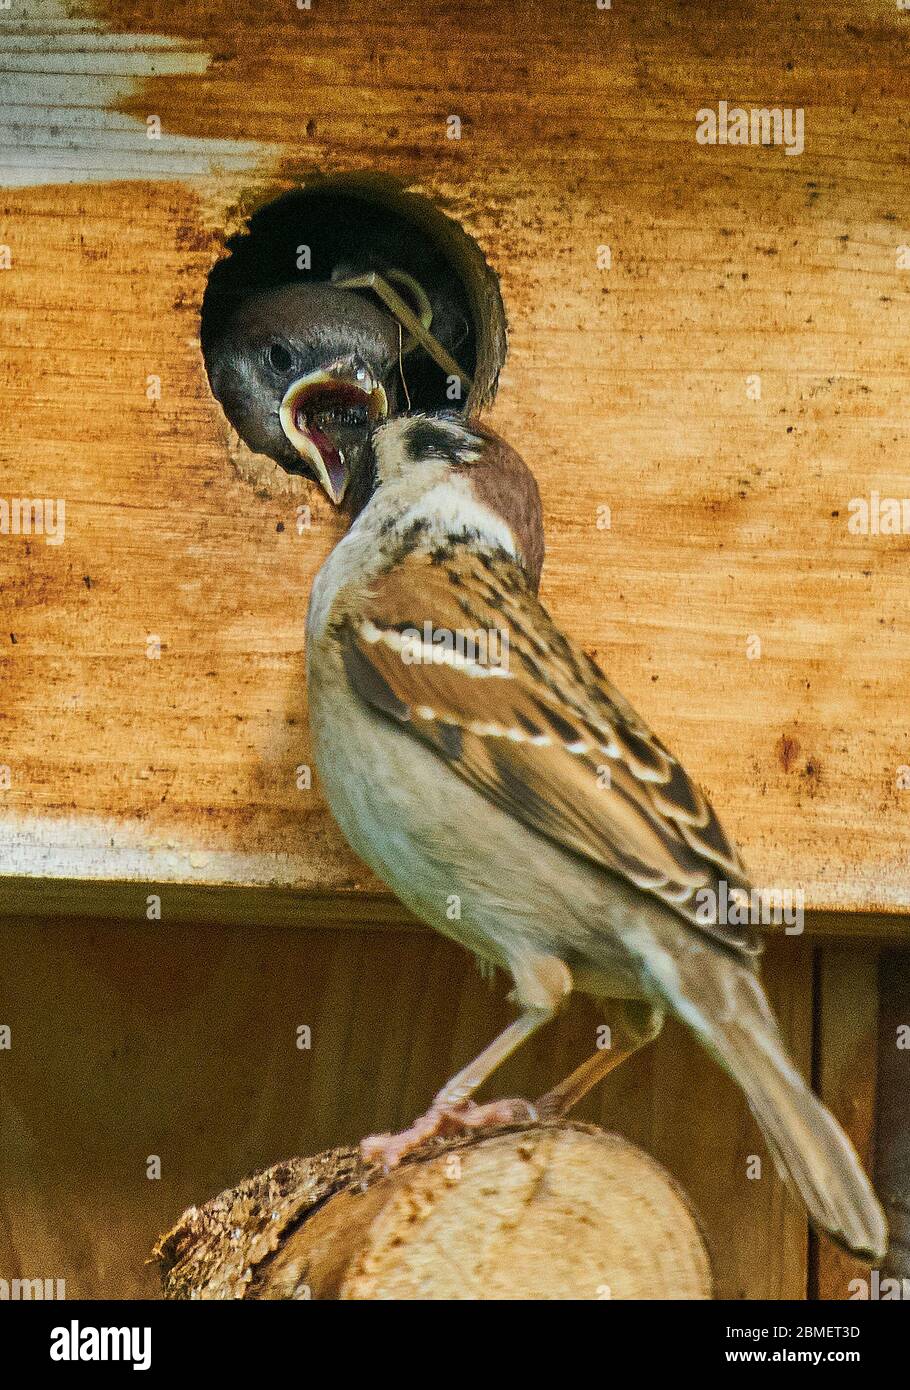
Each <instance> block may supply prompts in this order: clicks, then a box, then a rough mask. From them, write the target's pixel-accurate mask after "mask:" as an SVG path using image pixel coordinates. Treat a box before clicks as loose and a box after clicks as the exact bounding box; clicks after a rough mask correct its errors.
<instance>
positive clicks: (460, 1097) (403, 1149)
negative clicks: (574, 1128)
mask: <svg viewBox="0 0 910 1390" xmlns="http://www.w3.org/2000/svg"><path fill="white" fill-rule="evenodd" d="M552 1014H553V1010H552V1009H550V1008H535V1009H528V1010H526V1011H525V1012H524V1013H523V1014H522V1015H521V1017H520V1018H516V1019H515V1021H514V1023H510V1024H509V1026H508V1028H506V1029H505V1030H504V1031H503V1032H502V1033H500V1034H499V1037H498V1038H495V1039H494V1040H493V1042H491V1043H490V1045H489V1047H485V1048H484V1050H483V1052H481V1054H480V1056H479V1057H476V1058H475V1059H474V1061H473V1062H470V1063H469V1064H468V1066H466V1067H464V1068H463V1069H462V1070H461V1071H460V1072H458V1073H457V1075H455V1076H453V1077H452V1079H451V1081H448V1082H447V1083H446V1084H445V1086H443V1088H442V1090H441V1091H440V1092H439V1094H438V1095H437V1096H436V1098H435V1099H434V1101H433V1104H432V1105H431V1106H430V1108H429V1110H428V1111H427V1113H426V1114H425V1115H421V1116H420V1118H419V1119H418V1120H415V1121H414V1123H413V1124H412V1125H410V1126H409V1127H408V1129H405V1130H402V1132H401V1133H400V1134H373V1135H370V1137H369V1138H368V1139H363V1140H362V1141H361V1144H360V1150H361V1153H362V1154H363V1157H364V1158H365V1159H366V1160H367V1161H376V1162H380V1163H382V1164H383V1165H384V1166H385V1167H386V1168H394V1167H395V1165H396V1164H398V1163H400V1162H401V1160H402V1159H403V1158H404V1156H405V1154H408V1153H410V1152H411V1151H412V1150H413V1149H416V1148H419V1147H420V1145H421V1144H423V1143H425V1142H426V1140H428V1139H432V1138H434V1137H436V1136H437V1135H452V1134H465V1133H467V1132H468V1131H470V1130H473V1129H483V1128H488V1127H489V1128H492V1127H493V1126H495V1125H506V1124H516V1123H520V1122H522V1121H524V1120H530V1119H536V1118H537V1116H536V1113H535V1110H534V1107H533V1106H532V1105H530V1104H529V1103H528V1101H526V1100H497V1101H491V1102H490V1104H488V1105H475V1104H474V1102H473V1101H472V1100H471V1099H470V1097H471V1095H472V1094H473V1093H474V1091H476V1090H477V1088H478V1087H479V1086H481V1085H482V1084H483V1082H484V1081H486V1079H487V1077H488V1076H489V1075H490V1073H491V1072H493V1071H495V1070H496V1068H497V1067H498V1066H500V1064H501V1063H502V1062H504V1061H505V1060H506V1058H507V1057H508V1056H510V1055H511V1053H513V1052H514V1051H515V1049H516V1048H517V1047H520V1046H521V1044H522V1043H523V1042H524V1041H525V1039H526V1038H529V1037H530V1036H531V1034H532V1033H534V1032H536V1030H537V1029H538V1028H540V1027H541V1025H542V1024H544V1023H546V1022H547V1020H548V1019H549V1018H551V1017H552Z"/></svg>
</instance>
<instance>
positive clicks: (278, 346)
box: [268, 343, 294, 372]
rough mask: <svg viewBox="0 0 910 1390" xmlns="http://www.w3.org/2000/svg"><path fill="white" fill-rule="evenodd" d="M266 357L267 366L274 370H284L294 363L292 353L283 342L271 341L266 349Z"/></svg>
mask: <svg viewBox="0 0 910 1390" xmlns="http://www.w3.org/2000/svg"><path fill="white" fill-rule="evenodd" d="M268 359H269V366H270V367H274V368H275V371H276V372H286V371H288V370H289V368H291V367H293V365H294V358H293V355H292V353H290V352H289V351H288V349H287V348H286V347H285V345H284V343H272V345H271V346H270V348H269V351H268Z"/></svg>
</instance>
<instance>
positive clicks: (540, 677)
mask: <svg viewBox="0 0 910 1390" xmlns="http://www.w3.org/2000/svg"><path fill="white" fill-rule="evenodd" d="M337 626H338V629H339V637H340V640H341V643H342V650H343V653H344V661H345V668H346V671H347V676H348V679H349V681H350V683H351V685H352V687H353V688H354V690H355V691H356V692H357V694H358V695H359V696H360V697H361V698H362V699H363V700H365V701H367V703H369V704H370V705H372V706H373V707H374V708H376V709H377V710H380V711H382V713H383V714H385V715H387V716H388V717H390V718H392V719H394V720H396V721H398V722H399V723H400V724H401V725H402V726H403V727H406V728H408V729H409V730H410V731H411V732H412V733H413V734H414V735H415V736H417V737H418V738H420V739H422V740H423V741H424V742H425V743H427V744H429V745H430V746H431V747H432V748H434V750H435V751H436V752H437V753H438V754H439V756H440V757H441V758H443V759H444V760H445V761H446V762H447V763H448V765H449V766H450V767H452V768H453V769H454V770H455V771H457V772H458V773H459V774H460V775H461V776H462V777H463V778H465V780H466V781H468V782H469V783H471V784H472V785H474V786H475V787H477V788H478V790H480V791H481V792H483V794H484V795H485V796H487V797H488V798H489V799H490V800H491V801H492V802H494V803H495V804H496V805H497V806H499V807H501V808H502V809H503V810H505V811H507V812H508V813H510V814H511V815H515V816H517V817H519V818H520V819H521V820H523V821H524V822H525V823H526V824H527V825H529V826H531V827H533V829H535V830H537V831H539V832H540V833H541V834H543V835H545V836H547V837H548V838H549V839H550V840H553V841H555V842H557V843H558V844H561V845H563V846H565V847H566V848H568V849H570V850H572V851H573V852H574V853H576V854H578V855H581V856H583V857H584V858H586V859H589V860H592V861H594V862H595V863H597V864H600V865H602V866H604V867H605V868H607V869H610V870H612V871H613V872H615V873H618V874H621V875H622V876H623V877H625V878H626V879H628V880H629V881H630V882H632V883H633V884H635V885H636V886H637V887H639V888H640V889H642V890H643V891H644V892H648V893H653V894H654V895H655V896H656V897H657V898H659V899H660V900H662V901H663V902H665V903H667V904H668V905H669V906H671V907H672V908H673V909H674V910H675V911H676V912H678V913H679V914H680V915H682V916H683V917H684V918H685V919H686V920H687V921H689V922H690V923H691V924H692V925H693V926H695V927H697V928H698V930H700V931H703V932H706V933H707V934H709V935H711V936H713V937H714V938H715V939H717V940H719V941H722V942H723V943H724V944H725V945H727V946H732V947H734V948H736V949H738V950H741V951H746V952H749V953H755V952H757V951H759V950H760V949H761V942H760V939H759V938H758V936H757V935H756V934H755V933H754V932H753V931H752V929H751V928H750V927H749V926H747V925H744V926H736V925H732V924H729V923H727V922H726V921H721V922H712V921H710V920H705V919H706V915H707V914H706V912H705V903H706V902H708V903H710V901H711V899H710V897H706V895H705V894H704V893H702V894H700V892H699V890H709V893H713V894H714V895H715V896H714V899H713V901H714V902H715V903H717V901H718V894H719V884H720V881H721V880H724V881H725V882H726V884H727V889H728V892H730V891H734V890H742V891H744V892H746V893H748V892H749V883H748V879H747V877H746V874H745V870H744V868H743V864H742V861H741V859H740V857H739V854H738V853H737V851H736V849H735V847H734V845H733V844H732V843H731V842H730V840H729V839H728V838H727V836H726V834H725V833H724V830H723V828H722V827H721V825H720V823H719V821H718V820H717V817H716V816H715V814H714V812H713V810H712V808H711V806H710V804H709V803H708V801H707V798H706V797H705V796H704V794H703V793H702V791H701V790H700V789H699V787H697V786H696V785H695V783H694V782H692V781H691V779H690V778H689V777H688V776H687V774H686V772H685V770H684V769H683V768H682V766H681V765H680V764H679V763H678V762H677V761H676V760H675V759H674V758H673V757H672V755H671V754H670V753H668V751H667V750H666V749H665V748H664V746H663V744H662V743H661V742H660V741H659V740H658V739H657V738H655V736H654V735H653V734H652V733H651V732H650V731H649V730H648V728H647V727H646V726H645V725H644V724H643V723H642V722H641V720H640V719H639V718H638V716H637V715H636V714H635V711H634V710H633V709H632V707H631V706H630V705H629V703H628V702H627V701H626V700H625V699H624V698H623V696H622V695H620V693H619V692H618V691H617V690H615V689H614V688H613V687H612V686H611V684H610V683H609V681H608V680H607V679H606V677H605V676H604V675H603V673H602V672H601V671H599V669H598V668H597V667H596V666H595V665H594V663H593V662H592V661H591V660H590V659H589V658H588V657H587V656H586V655H585V653H584V652H582V651H581V650H580V649H579V648H578V647H576V646H574V644H572V643H570V642H569V641H568V640H567V639H566V638H565V636H564V635H563V634H562V633H561V632H560V631H559V630H558V629H557V628H556V627H555V625H554V624H553V622H552V620H551V619H550V617H549V615H548V614H547V612H546V610H545V609H544V608H543V607H542V606H541V605H540V603H539V602H538V601H537V599H536V598H535V597H534V595H533V594H532V593H531V592H530V591H529V589H528V587H527V585H526V582H525V580H524V576H523V575H522V573H521V571H520V570H519V569H518V567H517V566H516V565H515V564H514V562H513V561H512V560H511V559H510V558H509V557H507V556H505V555H504V554H502V553H481V552H478V551H475V550H472V549H470V548H469V547H467V546H466V545H463V544H461V545H453V546H451V547H448V548H444V549H442V550H437V551H435V552H432V553H428V552H420V551H415V552H412V553H411V554H409V555H407V556H406V557H404V558H402V559H400V560H399V561H398V563H397V564H396V565H394V566H393V567H392V568H390V569H389V570H388V571H387V572H386V573H385V574H383V575H382V576H381V577H380V579H379V580H378V581H377V582H376V584H375V585H374V586H373V588H372V589H371V592H370V594H369V595H368V596H367V599H366V602H365V605H358V611H357V613H356V614H354V613H351V612H350V611H349V612H348V614H347V615H346V616H344V617H340V618H339V619H338V623H337ZM494 631H495V632H498V633H499V634H500V641H501V642H502V643H503V648H504V644H505V640H507V644H508V645H507V656H508V660H507V665H506V666H505V668H504V669H503V667H502V666H501V667H500V668H499V669H498V670H497V669H496V668H495V667H494V665H492V664H491V663H490V662H489V660H485V661H484V660H480V659H477V658H478V648H477V647H476V646H475V647H474V648H473V649H472V648H471V646H470V645H468V647H467V650H465V649H464V648H462V649H461V650H460V651H459V649H458V646H457V643H455V642H453V641H452V642H450V644H449V648H448V650H446V648H445V645H444V643H443V642H441V641H437V642H435V643H434V641H433V638H432V636H431V635H430V634H432V633H435V634H446V633H447V634H456V633H461V634H464V633H473V634H476V633H485V634H489V633H491V632H494ZM415 634H416V636H415ZM503 635H504V636H503ZM428 637H429V641H427V638H428ZM475 640H476V639H475ZM434 648H435V659H429V658H432V657H433V655H434Z"/></svg>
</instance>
